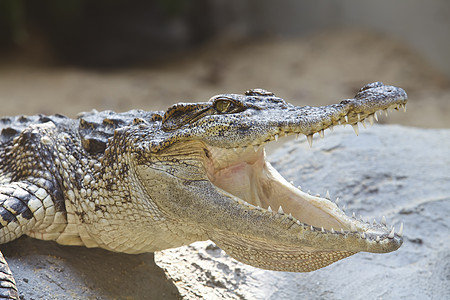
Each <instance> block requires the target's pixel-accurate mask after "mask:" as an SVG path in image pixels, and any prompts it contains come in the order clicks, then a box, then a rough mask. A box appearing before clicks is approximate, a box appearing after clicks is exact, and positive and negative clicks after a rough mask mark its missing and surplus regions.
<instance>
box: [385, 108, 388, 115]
mask: <svg viewBox="0 0 450 300" xmlns="http://www.w3.org/2000/svg"><path fill="white" fill-rule="evenodd" d="M384 115H385V116H386V117H387V116H388V110H387V109H385V110H384Z"/></svg>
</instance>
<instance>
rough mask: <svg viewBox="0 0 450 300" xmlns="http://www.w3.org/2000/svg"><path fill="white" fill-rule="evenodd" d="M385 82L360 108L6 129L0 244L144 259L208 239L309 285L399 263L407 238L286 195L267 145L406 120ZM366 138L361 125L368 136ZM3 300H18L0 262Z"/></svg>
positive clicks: (279, 107)
mask: <svg viewBox="0 0 450 300" xmlns="http://www.w3.org/2000/svg"><path fill="white" fill-rule="evenodd" d="M406 99H407V95H406V93H405V92H404V91H403V90H402V89H400V88H397V87H393V86H386V85H383V84H382V83H380V82H375V83H371V84H368V85H366V86H365V87H363V88H362V89H361V90H360V91H359V92H358V93H357V94H356V96H355V98H353V99H348V100H343V101H342V102H341V103H339V104H333V105H328V106H323V107H309V106H305V107H296V106H293V105H291V104H288V103H286V102H285V101H284V100H283V99H281V98H278V97H276V96H274V95H273V93H270V92H268V91H265V90H262V89H255V90H250V91H248V92H246V93H245V94H244V95H240V94H224V95H218V96H215V97H213V98H211V100H210V101H209V102H201V103H179V104H176V105H173V106H172V107H170V108H169V109H168V110H167V111H166V112H145V111H140V110H133V111H129V112H126V113H114V112H111V111H104V112H100V113H99V112H96V111H93V112H90V113H84V114H81V115H80V116H79V117H78V119H75V120H72V119H69V118H66V117H64V116H61V115H54V116H43V115H37V116H30V117H25V116H19V117H8V118H3V119H0V130H1V134H0V227H1V228H0V243H6V242H9V241H12V240H14V239H16V238H18V237H20V236H21V235H24V234H25V235H28V236H31V237H34V238H38V239H43V240H54V241H56V242H58V243H60V244H64V245H85V246H87V247H101V248H105V249H108V250H111V251H118V252H125V253H142V252H148V251H157V250H162V249H166V248H171V247H178V246H181V245H186V244H189V243H192V242H194V241H199V240H206V239H211V240H213V241H214V242H215V243H216V244H217V245H218V246H220V247H221V248H222V249H223V250H225V251H226V252H227V253H228V254H229V255H230V256H232V257H234V258H236V259H237V260H239V261H241V262H244V263H247V264H250V265H253V266H256V267H260V268H264V269H269V270H279V271H292V272H308V271H313V270H316V269H319V268H322V267H324V266H326V265H329V264H331V263H333V262H335V261H337V260H340V259H342V258H345V257H347V256H350V255H352V254H354V253H356V252H360V251H367V252H378V253H384V252H390V251H394V250H396V249H398V248H399V247H400V246H401V244H402V231H403V226H401V229H400V231H399V232H397V233H395V231H394V230H393V229H390V228H388V227H387V225H386V220H385V218H384V217H383V219H382V220H381V222H380V224H376V223H374V224H369V223H366V222H364V221H362V220H357V219H356V218H355V217H348V216H347V215H346V214H345V213H344V212H343V210H341V209H340V208H339V207H338V205H337V202H338V201H336V203H334V202H332V201H330V200H329V198H330V197H329V193H327V196H326V197H325V198H321V197H320V196H319V195H316V196H312V195H310V194H309V193H306V192H304V191H302V190H301V189H300V188H295V187H294V186H293V185H292V184H290V183H288V182H287V181H286V180H285V179H284V178H283V177H282V176H281V175H280V174H279V173H278V172H277V171H276V170H275V169H274V168H273V167H272V166H271V165H270V163H269V162H268V161H266V158H265V151H264V145H265V144H266V143H268V142H271V141H273V140H275V141H276V140H278V139H281V138H282V137H284V136H288V135H296V136H298V135H299V134H303V135H305V136H306V137H307V141H308V143H309V144H310V145H311V146H312V143H313V135H314V134H315V133H318V134H319V135H320V137H323V136H324V130H325V129H327V128H329V129H330V130H332V129H333V126H336V125H340V124H342V125H345V124H351V125H353V127H354V129H355V131H356V134H358V127H357V124H358V122H364V120H365V119H367V120H368V121H369V122H370V124H373V120H374V119H377V114H376V113H377V112H378V111H387V109H392V108H393V109H400V108H404V109H406V101H407V100H406ZM363 124H364V123H363ZM0 267H2V270H3V272H2V273H0V283H1V286H0V294H1V295H6V296H8V297H10V298H14V297H16V298H17V290H16V288H15V284H14V279H13V277H12V276H11V273H10V271H9V269H8V267H7V264H6V262H5V260H4V258H3V257H2V256H0Z"/></svg>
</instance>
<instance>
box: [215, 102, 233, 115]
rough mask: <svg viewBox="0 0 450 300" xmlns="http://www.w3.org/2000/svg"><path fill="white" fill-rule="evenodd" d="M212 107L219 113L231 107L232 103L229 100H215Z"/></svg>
mask: <svg viewBox="0 0 450 300" xmlns="http://www.w3.org/2000/svg"><path fill="white" fill-rule="evenodd" d="M214 108H215V109H216V110H217V111H218V112H221V113H224V112H227V111H229V110H231V109H232V108H233V103H232V102H231V101H229V100H217V101H216V102H215V103H214Z"/></svg>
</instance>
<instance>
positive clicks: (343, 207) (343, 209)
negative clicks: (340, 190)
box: [342, 204, 347, 212]
mask: <svg viewBox="0 0 450 300" xmlns="http://www.w3.org/2000/svg"><path fill="white" fill-rule="evenodd" d="M346 208H347V207H346V206H345V204H344V206H342V211H343V212H345V209H346Z"/></svg>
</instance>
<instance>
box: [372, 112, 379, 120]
mask: <svg viewBox="0 0 450 300" xmlns="http://www.w3.org/2000/svg"><path fill="white" fill-rule="evenodd" d="M373 117H374V118H375V121H377V122H378V116H377V112H375V113H374V114H373Z"/></svg>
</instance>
